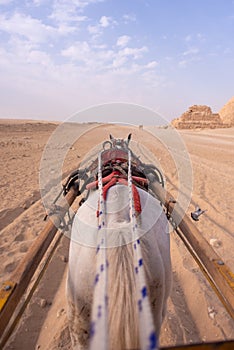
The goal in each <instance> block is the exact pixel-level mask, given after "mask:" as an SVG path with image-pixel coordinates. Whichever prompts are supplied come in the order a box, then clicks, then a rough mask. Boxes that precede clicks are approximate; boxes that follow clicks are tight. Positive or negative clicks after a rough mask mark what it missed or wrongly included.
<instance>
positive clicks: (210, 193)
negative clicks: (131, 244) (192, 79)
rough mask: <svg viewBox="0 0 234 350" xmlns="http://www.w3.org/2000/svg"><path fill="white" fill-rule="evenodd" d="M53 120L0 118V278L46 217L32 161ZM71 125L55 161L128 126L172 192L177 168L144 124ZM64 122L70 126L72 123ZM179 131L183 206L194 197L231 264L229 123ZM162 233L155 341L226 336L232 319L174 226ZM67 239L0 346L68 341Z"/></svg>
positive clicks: (233, 131)
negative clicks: (165, 242)
mask: <svg viewBox="0 0 234 350" xmlns="http://www.w3.org/2000/svg"><path fill="white" fill-rule="evenodd" d="M56 127H57V124H56V123H45V122H32V121H12V120H11V121H10V120H1V121H0V145H1V147H0V155H1V184H0V193H1V209H0V219H1V220H0V225H1V227H0V229H1V233H0V253H1V254H0V283H2V282H3V281H6V280H8V279H9V278H10V276H11V273H12V272H13V271H14V269H15V268H16V266H17V265H18V263H19V261H20V260H21V259H22V257H23V256H24V255H25V254H26V253H27V251H28V249H29V247H30V245H31V244H32V242H33V240H35V239H36V238H37V236H38V235H39V234H40V230H41V229H42V228H43V227H44V226H45V224H46V222H45V221H44V216H45V208H44V206H43V203H42V201H41V193H40V184H39V167H40V163H41V158H42V154H43V150H44V148H45V145H46V144H47V143H48V140H49V137H50V135H51V134H52V133H53V131H54V130H55V129H56ZM75 127H76V128H77V130H81V129H82V131H83V132H84V134H83V135H82V136H80V137H79V140H77V141H76V142H75V143H74V144H73V145H72V147H69V151H68V152H67V154H66V157H65V160H64V163H63V169H62V170H63V172H64V173H65V172H66V173H69V172H70V171H72V170H74V169H76V167H77V166H78V163H79V162H80V161H81V160H82V159H83V158H84V157H85V155H86V154H87V152H89V150H90V149H91V148H93V147H94V146H95V145H97V144H101V143H102V142H103V141H104V140H106V139H108V138H109V133H112V134H113V135H114V136H116V137H126V136H127V134H128V132H132V134H133V137H132V138H133V140H135V143H136V147H138V150H139V149H141V148H140V146H141V145H144V147H146V148H147V149H149V151H150V152H151V153H152V154H154V156H155V157H156V158H157V159H158V161H159V163H160V166H161V168H162V170H163V173H164V176H165V177H166V180H167V189H168V190H170V191H171V192H173V194H174V195H175V196H176V195H177V190H176V189H175V188H174V186H173V185H175V186H180V183H179V179H178V174H177V170H178V169H177V167H176V165H175V162H174V159H173V157H172V156H171V154H170V152H169V151H170V150H168V149H167V146H166V145H165V144H164V145H163V144H162V143H160V142H158V141H157V140H156V141H155V138H154V137H153V135H152V134H151V133H149V132H148V131H149V130H150V127H148V128H146V129H145V128H143V129H142V128H138V127H135V128H134V127H132V128H130V127H121V126H114V125H103V126H100V125H96V126H95V125H94V128H93V129H92V130H89V131H87V132H85V130H86V126H85V125H76V126H75ZM72 130H73V132H74V126H72ZM147 130H148V131H147ZM152 130H153V128H152ZM164 131H165V132H166V131H167V129H165V130H164ZM179 135H180V137H181V139H182V140H183V142H184V143H185V147H186V148H185V149H184V150H182V152H184V153H186V155H187V154H188V155H189V157H190V160H191V164H192V179H191V181H192V183H190V184H185V192H186V189H187V190H188V193H185V194H184V195H185V196H188V195H189V191H190V192H191V201H190V203H189V206H188V208H187V210H186V211H187V213H188V215H190V212H191V211H192V210H194V207H195V205H199V206H200V207H201V208H202V209H207V211H206V213H205V214H203V216H202V217H201V218H200V220H199V221H198V222H196V225H197V227H198V229H199V230H200V231H201V234H202V235H203V236H204V237H205V238H206V239H207V241H208V242H209V243H210V244H211V245H212V246H213V248H214V250H215V251H217V253H218V254H219V255H220V256H221V258H222V259H223V260H224V262H225V263H226V264H227V265H228V266H229V267H230V268H231V269H232V271H234V255H233V235H234V232H233V220H234V215H233V204H234V203H233V194H232V192H233V183H232V181H233V172H234V147H233V145H234V128H227V129H212V130H210V129H205V130H196V131H193V130H188V131H186V130H183V131H180V132H179ZM57 152H59V147H58V149H57V150H56V149H55V150H54V154H55V161H56V154H57ZM146 160H147V157H146ZM148 161H149V159H148ZM151 161H152V160H150V162H151ZM182 171H185V172H186V169H182ZM51 172H52V171H51ZM48 175H49V174H48ZM51 175H52V174H51ZM190 185H192V187H191V188H192V189H191V190H190ZM188 187H189V189H188ZM75 205H76V206H78V204H75ZM170 235H171V257H172V268H173V288H172V292H171V296H170V298H169V302H168V311H167V315H166V319H165V321H164V323H163V326H162V331H161V337H160V343H161V346H167V345H176V344H188V343H196V342H208V341H218V340H227V339H234V322H233V320H232V319H231V317H230V316H229V314H228V313H227V311H226V310H225V308H224V307H223V305H222V304H221V302H220V301H219V299H218V297H217V296H216V294H215V293H214V291H213V289H212V288H211V286H210V284H209V283H208V282H207V280H206V279H205V277H204V275H203V274H202V272H201V271H200V269H199V267H198V266H197V264H196V263H195V262H194V260H193V258H192V257H191V255H190V253H189V252H188V251H187V249H186V248H185V246H184V244H183V243H182V241H181V240H180V238H179V237H178V236H177V234H176V233H175V232H171V234H170ZM68 247H69V239H68V238H67V237H66V236H63V238H62V240H61V242H60V244H59V246H58V248H57V250H56V253H55V255H54V257H53V259H52V261H51V263H50V265H49V267H48V269H47V271H46V273H45V275H44V276H43V278H42V280H41V282H40V284H39V286H38V288H37V290H36V291H35V293H34V295H33V297H32V300H31V302H30V303H29V305H28V307H27V308H26V310H25V312H24V314H23V316H22V318H21V320H20V322H19V324H18V326H17V328H16V330H15V332H14V333H13V335H12V336H11V338H10V339H9V341H8V343H7V344H6V346H5V349H16V350H21V349H42V350H49V349H50V350H51V349H54V350H55V349H71V345H70V338H69V332H68V327H67V320H66V300H65V281H66V272H67V264H68V262H67V260H68Z"/></svg>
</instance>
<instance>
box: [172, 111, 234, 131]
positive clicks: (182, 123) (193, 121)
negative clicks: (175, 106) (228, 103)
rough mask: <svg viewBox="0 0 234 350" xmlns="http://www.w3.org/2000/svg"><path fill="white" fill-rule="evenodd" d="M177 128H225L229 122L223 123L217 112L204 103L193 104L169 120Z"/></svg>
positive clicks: (228, 125)
mask: <svg viewBox="0 0 234 350" xmlns="http://www.w3.org/2000/svg"><path fill="white" fill-rule="evenodd" d="M171 124H172V126H174V127H175V128H177V129H198V128H199V129H204V128H212V129H214V128H226V127H230V124H229V123H226V122H225V123H224V121H223V120H222V119H221V117H220V115H219V114H218V113H213V112H212V110H211V108H210V107H208V106H204V105H193V106H191V107H189V109H188V110H187V111H186V112H185V113H183V114H182V115H181V116H180V117H179V118H176V119H174V120H173V121H172V122H171Z"/></svg>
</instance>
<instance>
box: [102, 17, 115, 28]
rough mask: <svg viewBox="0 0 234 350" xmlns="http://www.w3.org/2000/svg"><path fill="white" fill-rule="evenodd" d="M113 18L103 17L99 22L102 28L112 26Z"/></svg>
mask: <svg viewBox="0 0 234 350" xmlns="http://www.w3.org/2000/svg"><path fill="white" fill-rule="evenodd" d="M111 22H112V18H111V17H107V16H102V17H101V18H100V20H99V24H100V26H101V27H102V28H107V27H109V26H110V25H111Z"/></svg>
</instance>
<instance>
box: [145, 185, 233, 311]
mask: <svg viewBox="0 0 234 350" xmlns="http://www.w3.org/2000/svg"><path fill="white" fill-rule="evenodd" d="M151 187H152V190H153V192H154V193H155V194H156V196H157V197H158V199H159V200H160V201H161V202H162V204H163V205H164V206H165V207H166V208H167V209H168V212H169V214H170V216H171V218H172V220H173V221H174V222H175V223H176V224H177V226H178V227H177V229H176V231H177V233H178V235H179V236H180V238H181V239H182V240H183V242H184V243H185V245H186V247H187V248H188V249H189V251H190V253H191V254H192V255H193V257H194V258H195V260H196V261H197V263H198V264H199V266H200V268H201V270H202V271H203V273H204V274H205V276H206V277H208V280H209V281H210V283H211V285H212V287H213V288H214V290H215V292H216V294H217V295H218V297H219V298H220V300H221V302H222V303H223V305H224V306H225V308H226V310H227V311H228V313H229V314H230V316H231V317H232V318H234V273H233V272H232V271H231V270H230V269H229V268H228V266H227V265H226V264H225V263H224V261H223V260H222V258H221V257H220V256H219V255H218V254H217V253H216V252H215V251H214V250H213V248H212V247H211V245H210V244H209V243H208V242H207V240H206V239H205V238H204V237H203V236H202V233H201V232H200V231H199V230H198V229H197V227H196V226H195V225H194V223H193V222H192V221H191V219H190V218H189V217H188V216H187V215H186V214H185V215H184V216H182V215H183V210H182V208H181V207H180V206H179V205H178V203H176V204H175V203H173V200H171V199H173V197H172V196H171V195H170V193H169V192H168V191H166V190H165V189H164V188H163V187H162V186H161V185H160V184H159V183H157V182H154V183H153V184H151Z"/></svg>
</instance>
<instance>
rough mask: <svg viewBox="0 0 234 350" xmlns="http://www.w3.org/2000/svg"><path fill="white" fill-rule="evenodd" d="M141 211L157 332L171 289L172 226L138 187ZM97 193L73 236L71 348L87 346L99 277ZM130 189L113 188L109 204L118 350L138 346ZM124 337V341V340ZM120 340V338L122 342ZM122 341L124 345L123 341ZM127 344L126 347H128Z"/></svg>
mask: <svg viewBox="0 0 234 350" xmlns="http://www.w3.org/2000/svg"><path fill="white" fill-rule="evenodd" d="M138 192H139V195H140V202H141V207H142V212H141V214H140V215H139V216H138V218H137V222H138V227H139V230H138V237H137V238H138V239H140V242H141V249H142V256H143V261H144V267H145V274H146V280H147V284H148V289H149V296H150V302H151V305H152V313H153V318H154V323H155V328H156V333H158V334H159V331H160V327H161V322H162V319H163V317H164V314H165V308H166V300H167V297H168V295H169V291H170V286H171V264H170V241H169V234H168V222H167V219H166V216H165V214H164V212H163V210H162V207H161V206H160V203H159V202H158V201H157V200H156V199H155V198H153V197H152V196H150V195H149V194H148V193H147V192H145V191H143V190H140V189H138ZM97 203H98V194H97V193H96V192H94V193H92V194H91V196H90V197H89V198H88V200H87V201H86V202H85V203H84V204H83V205H82V206H81V208H80V209H79V210H78V212H77V214H76V217H75V220H74V224H73V229H72V235H71V243H70V253H69V254H70V255H69V273H68V283H67V298H68V318H69V323H70V330H71V336H72V338H73V345H74V344H75V343H76V344H79V346H78V347H77V349H82V348H86V346H87V341H88V333H89V324H90V315H91V305H92V297H93V289H94V277H95V260H96V258H95V256H96V240H97V226H96V225H97V216H96V210H97ZM128 208H129V201H128V188H127V187H126V186H123V185H117V186H114V187H112V188H110V189H109V191H108V195H107V201H106V212H107V214H106V227H107V236H108V235H109V237H110V240H109V246H108V249H107V255H108V261H109V267H108V282H109V288H108V294H109V295H108V297H109V327H110V335H111V336H110V344H112V347H113V348H115V349H117V346H118V343H121V344H120V348H121V347H123V346H125V348H127V347H129V348H134V347H135V348H136V347H139V336H138V311H137V307H136V304H137V296H136V282H135V275H134V273H135V272H134V257H133V254H134V253H133V245H132V231H131V220H130V215H129V209H128ZM124 338H126V339H125V340H126V341H125V340H124ZM121 339H122V340H121ZM120 340H121V342H120ZM124 342H125V343H124Z"/></svg>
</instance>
